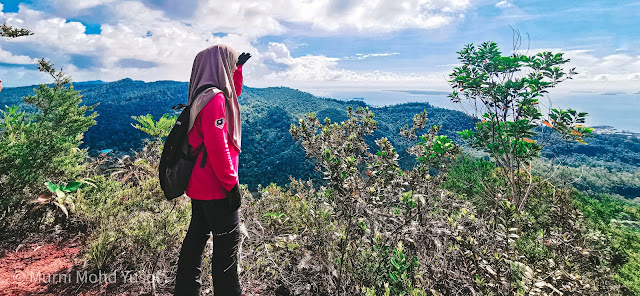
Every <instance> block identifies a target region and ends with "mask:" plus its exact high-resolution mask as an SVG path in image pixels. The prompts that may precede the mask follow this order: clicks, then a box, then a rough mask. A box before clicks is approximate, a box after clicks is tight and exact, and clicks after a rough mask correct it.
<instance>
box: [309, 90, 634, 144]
mask: <svg viewBox="0 0 640 296" xmlns="http://www.w3.org/2000/svg"><path fill="white" fill-rule="evenodd" d="M304 91H307V92H309V93H311V94H314V95H316V96H322V97H329V98H334V99H339V100H353V99H356V100H362V101H364V102H365V103H367V104H369V105H372V106H388V105H395V104H401V103H408V102H428V103H429V104H431V105H432V106H435V107H440V108H446V109H452V110H458V111H464V110H463V108H462V107H461V106H460V105H459V104H454V103H452V102H451V100H450V99H449V98H447V94H448V93H447V92H443V91H423V90H380V91H370V90H369V91H363V90H341V91H327V90H326V89H322V90H320V89H305V90H304ZM540 104H541V106H543V113H544V112H545V110H547V109H551V108H561V109H568V108H571V109H574V110H577V111H579V112H587V113H588V116H587V120H586V123H585V125H587V126H593V127H604V126H606V127H610V128H614V129H616V130H619V131H629V132H633V133H640V94H565V95H556V96H552V97H546V98H542V99H540Z"/></svg>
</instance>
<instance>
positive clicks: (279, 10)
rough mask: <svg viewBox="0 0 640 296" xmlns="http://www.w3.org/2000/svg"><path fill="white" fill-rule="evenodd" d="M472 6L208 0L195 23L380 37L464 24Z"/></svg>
mask: <svg viewBox="0 0 640 296" xmlns="http://www.w3.org/2000/svg"><path fill="white" fill-rule="evenodd" d="M470 7H471V4H470V0H405V1H397V0H380V1H344V0H324V1H320V0H318V1H299V0H273V1H256V0H239V1H224V2H223V1H215V0H206V1H202V2H201V3H200V5H199V6H198V8H197V10H196V13H195V18H194V24H198V25H199V26H203V27H206V28H209V29H211V30H219V31H226V32H229V31H230V32H238V33H241V34H246V35H251V36H262V35H267V34H280V33H283V32H285V31H286V30H287V28H286V27H285V26H284V25H283V24H284V23H295V24H299V25H305V26H310V27H311V29H312V30H314V31H320V32H334V33H344V31H345V30H349V31H355V32H370V33H371V32H374V33H380V32H391V31H396V30H402V29H409V28H419V29H434V28H439V27H442V26H445V25H448V24H450V23H452V22H455V21H457V20H460V19H462V18H463V17H464V13H465V12H466V10H467V9H469V8H470ZM309 33H311V32H309Z"/></svg>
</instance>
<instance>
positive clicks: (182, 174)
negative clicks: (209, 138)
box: [158, 88, 211, 200]
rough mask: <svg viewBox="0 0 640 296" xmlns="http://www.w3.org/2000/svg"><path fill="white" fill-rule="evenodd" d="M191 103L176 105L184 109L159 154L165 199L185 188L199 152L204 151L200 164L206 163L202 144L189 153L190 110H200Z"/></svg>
mask: <svg viewBox="0 0 640 296" xmlns="http://www.w3.org/2000/svg"><path fill="white" fill-rule="evenodd" d="M209 90H211V88H210V89H207V90H205V91H203V92H202V93H201V94H200V95H199V96H198V97H197V98H196V99H195V100H194V101H193V102H196V101H197V100H199V99H202V98H201V96H203V95H204V94H206V93H208V92H209ZM208 99H211V98H208ZM205 104H206V103H205ZM192 105H193V103H191V104H190V105H186V106H185V105H182V104H180V105H178V106H179V107H178V108H177V109H179V108H183V107H184V109H183V110H182V113H180V116H178V119H177V120H176V123H175V124H174V125H173V127H172V128H171V132H169V135H168V136H167V139H166V140H165V142H164V148H163V149H162V155H161V156H160V165H159V168H158V173H159V178H160V188H162V191H164V196H165V197H166V198H167V200H172V199H174V198H176V197H180V196H182V195H183V194H184V192H185V191H186V190H187V186H188V185H189V179H190V178H191V172H192V170H193V167H194V166H195V163H196V160H197V158H198V155H199V154H200V152H202V153H204V155H203V156H202V161H201V163H200V166H201V167H204V166H205V164H206V163H207V151H206V149H205V148H204V144H203V145H202V146H200V147H198V149H197V150H196V151H195V153H193V155H191V151H192V150H193V149H192V147H191V145H189V142H188V137H189V120H190V115H191V111H193V112H200V110H195V109H194V110H192V109H191V107H192ZM199 105H200V106H201V108H202V107H204V105H202V104H199ZM174 109H176V107H174ZM196 114H197V113H196Z"/></svg>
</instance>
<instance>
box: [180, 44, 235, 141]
mask: <svg viewBox="0 0 640 296" xmlns="http://www.w3.org/2000/svg"><path fill="white" fill-rule="evenodd" d="M237 62H238V53H237V52H236V51H235V50H233V48H231V47H229V46H227V45H223V44H217V45H214V46H211V47H209V48H207V49H205V50H203V51H201V52H199V53H198V55H196V58H195V60H194V61H193V68H192V69H191V79H190V81H189V102H188V104H191V103H192V102H193V105H192V106H191V114H190V115H191V118H190V119H191V120H190V122H189V130H191V128H192V127H193V123H194V122H195V119H196V116H197V115H198V113H199V112H200V110H202V108H204V106H205V105H206V104H207V103H208V102H209V100H211V98H212V97H213V95H215V94H217V92H219V91H222V93H223V94H224V96H225V99H226V104H225V106H226V108H225V109H226V110H225V113H226V117H227V131H228V134H229V138H230V139H232V142H233V145H234V146H235V147H236V148H237V149H238V151H240V144H241V143H240V142H241V138H242V124H241V121H240V104H239V103H238V95H237V94H236V88H235V86H234V85H233V68H234V67H235V65H236V63H237ZM212 87H215V88H217V89H218V90H219V91H218V90H215V89H214V93H212V95H211V96H209V95H207V96H206V97H205V96H203V97H202V98H201V100H197V101H196V102H194V100H196V99H197V98H198V96H199V95H200V94H202V93H203V92H204V91H205V90H207V89H209V88H212Z"/></svg>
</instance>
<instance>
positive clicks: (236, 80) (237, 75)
mask: <svg viewBox="0 0 640 296" xmlns="http://www.w3.org/2000/svg"><path fill="white" fill-rule="evenodd" d="M242 80H243V77H242V65H238V69H237V70H236V71H235V72H233V86H235V88H236V95H238V97H239V96H240V94H241V93H242Z"/></svg>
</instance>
